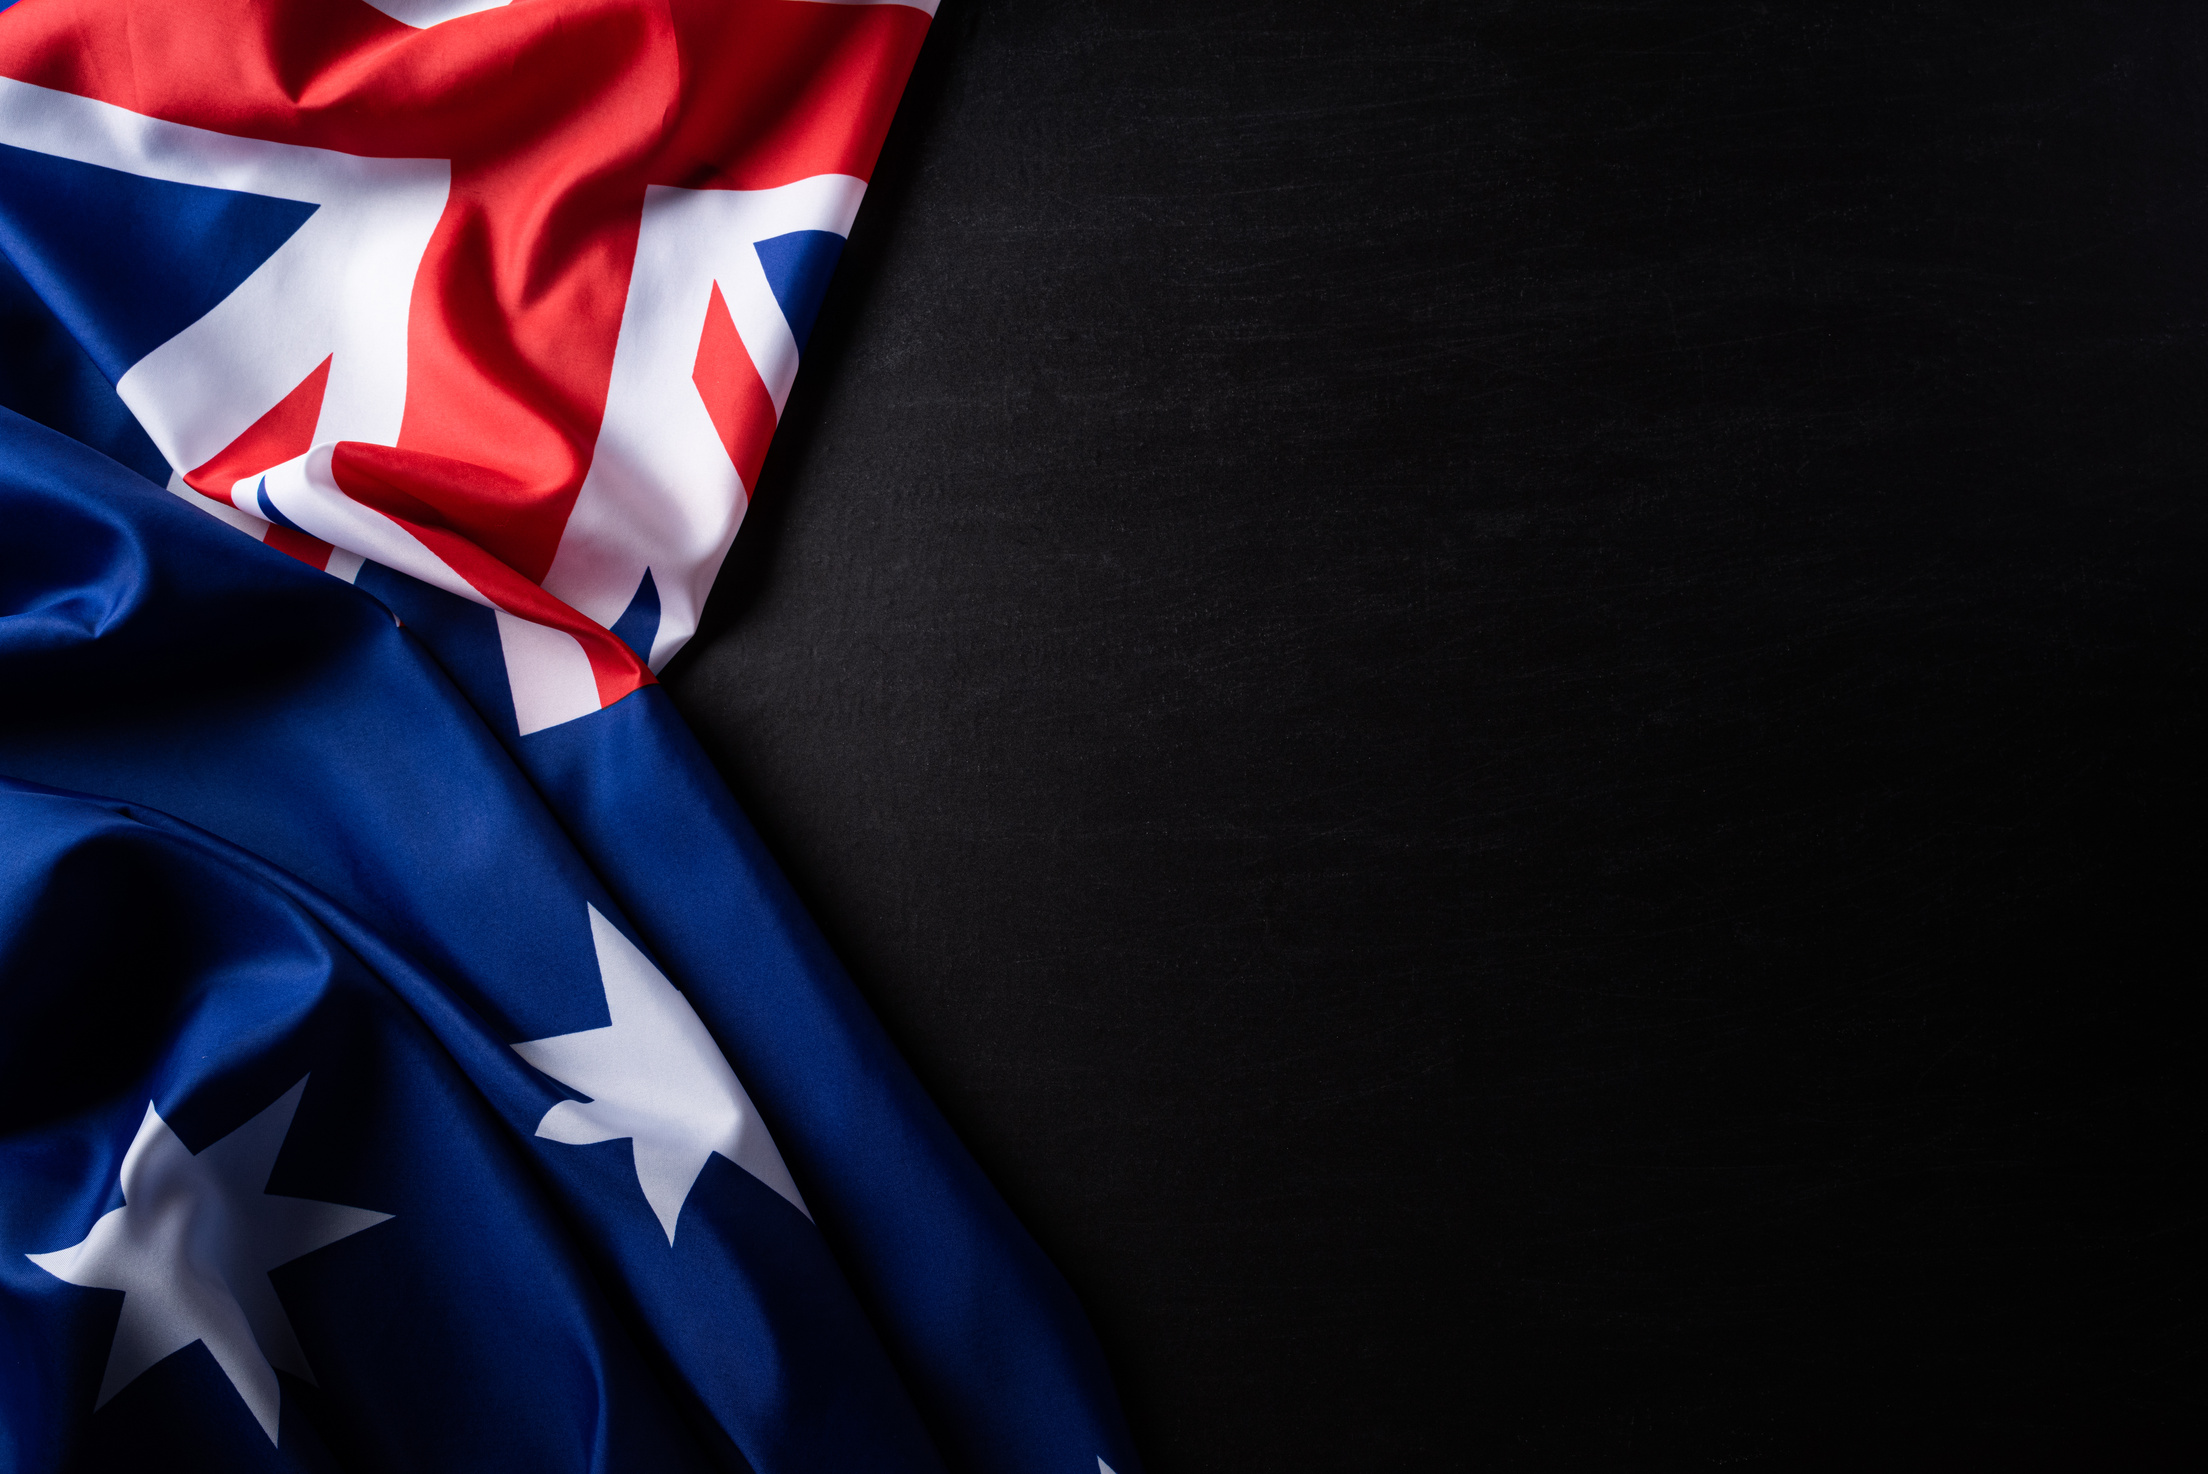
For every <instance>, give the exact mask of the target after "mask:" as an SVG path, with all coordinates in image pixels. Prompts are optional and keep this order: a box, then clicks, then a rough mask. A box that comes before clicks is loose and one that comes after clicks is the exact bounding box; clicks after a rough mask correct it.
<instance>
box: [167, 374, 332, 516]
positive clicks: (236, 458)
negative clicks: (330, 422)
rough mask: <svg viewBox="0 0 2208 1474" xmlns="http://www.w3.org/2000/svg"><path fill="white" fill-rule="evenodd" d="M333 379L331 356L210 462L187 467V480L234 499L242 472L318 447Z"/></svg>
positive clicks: (248, 473)
mask: <svg viewBox="0 0 2208 1474" xmlns="http://www.w3.org/2000/svg"><path fill="white" fill-rule="evenodd" d="M329 384H330V360H329V359H327V358H325V359H323V360H322V362H321V363H319V364H318V365H316V366H315V370H314V372H313V373H311V374H309V375H307V376H306V377H305V378H304V379H301V380H300V381H299V385H298V387H297V388H295V389H293V390H292V391H291V392H290V393H289V394H286V395H285V396H284V397H283V398H282V399H279V400H277V401H276V403H275V406H274V407H273V408H271V409H270V410H269V411H268V413H267V414H264V415H262V416H261V417H260V418H259V419H257V420H255V421H254V422H253V423H252V424H251V425H248V426H247V427H246V430H245V433H244V434H243V435H240V436H239V437H238V438H237V439H235V440H233V441H231V442H230V443H229V444H228V445H226V446H224V447H223V448H222V449H221V450H219V451H217V452H216V453H215V454H214V455H213V456H212V457H210V458H209V459H208V461H207V463H206V464H205V465H202V466H199V467H196V468H194V469H192V470H190V471H186V472H185V473H184V484H185V485H186V486H189V487H191V488H192V489H193V490H194V491H201V492H205V493H206V494H207V495H208V496H211V497H213V498H214V499H215V500H216V501H218V502H227V501H229V500H230V488H231V487H232V486H234V485H235V484H236V483H237V481H238V478H240V477H241V476H252V475H255V474H257V473H259V472H261V471H265V470H267V469H268V468H269V467H270V466H276V465H281V464H283V463H284V462H285V461H288V460H290V459H291V458H292V457H293V456H302V455H305V454H306V453H307V452H308V451H310V450H312V449H313V448H314V422H315V421H316V420H317V419H318V418H320V417H321V414H322V394H323V391H324V390H326V389H327V388H329Z"/></svg>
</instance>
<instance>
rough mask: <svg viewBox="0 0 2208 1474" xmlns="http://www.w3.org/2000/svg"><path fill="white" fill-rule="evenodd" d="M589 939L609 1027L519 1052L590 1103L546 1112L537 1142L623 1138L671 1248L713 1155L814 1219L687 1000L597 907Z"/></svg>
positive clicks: (519, 1047) (564, 1104)
mask: <svg viewBox="0 0 2208 1474" xmlns="http://www.w3.org/2000/svg"><path fill="white" fill-rule="evenodd" d="M590 939H591V942H592V943H593V944H594V945H595V946H596V948H597V951H598V975H599V978H600V980H601V981H602V982H603V983H604V985H605V990H606V1012H607V1013H608V1014H610V1015H611V1016H612V1019H613V1022H612V1023H610V1024H608V1025H607V1026H606V1027H604V1028H602V1029H585V1030H583V1031H582V1032H580V1033H575V1034H560V1035H557V1036H555V1037H553V1038H550V1039H531V1040H528V1041H526V1042H524V1043H521V1044H516V1045H515V1046H514V1050H515V1052H516V1053H518V1054H519V1055H520V1056H521V1057H522V1058H523V1059H525V1060H527V1061H529V1063H530V1064H532V1065H535V1066H536V1067H537V1068H538V1069H540V1070H542V1071H544V1073H545V1074H547V1075H550V1076H551V1077H552V1078H553V1079H555V1080H557V1081H559V1082H560V1083H561V1084H562V1085H565V1086H567V1087H568V1088H569V1089H570V1090H580V1091H582V1092H583V1093H584V1094H585V1095H587V1096H589V1097H590V1099H589V1100H587V1101H582V1100H563V1101H561V1102H559V1103H558V1104H557V1105H555V1106H553V1107H552V1109H550V1110H549V1111H546V1112H545V1113H544V1119H543V1120H542V1121H540V1122H538V1123H537V1135H539V1136H542V1137H546V1138H549V1139H550V1140H552V1141H558V1142H565V1143H567V1144H568V1145H570V1146H588V1145H590V1144H591V1143H593V1142H599V1141H614V1140H618V1139H619V1138H621V1137H627V1138H629V1140H630V1146H631V1148H632V1150H634V1152H635V1154H636V1181H637V1185H638V1186H639V1187H641V1188H643V1189H644V1200H645V1201H646V1202H647V1203H649V1204H651V1207H652V1212H653V1213H654V1214H656V1215H657V1216H658V1218H659V1226H660V1227H661V1228H663V1229H665V1230H666V1231H667V1242H668V1244H669V1245H670V1246H672V1245H673V1243H674V1242H675V1220H676V1219H677V1218H678V1217H679V1216H681V1213H682V1205H683V1202H684V1200H685V1199H687V1198H688V1197H689V1196H690V1185H691V1184H692V1183H694V1182H696V1181H697V1180H698V1174H699V1173H700V1172H702V1171H704V1170H705V1159H706V1158H707V1157H709V1156H711V1155H713V1154H714V1153H715V1152H719V1153H720V1154H721V1155H722V1156H724V1157H726V1158H728V1159H729V1160H730V1161H731V1162H734V1163H735V1164H736V1165H737V1166H739V1167H741V1168H743V1169H744V1170H745V1171H746V1172H749V1173H750V1174H751V1175H752V1176H754V1177H756V1178H758V1179H759V1180H760V1181H761V1182H763V1183H765V1184H766V1185H767V1186H768V1187H771V1188H773V1189H774V1190H775V1191H776V1192H778V1193H780V1194H781V1195H782V1196H783V1197H784V1198H786V1199H788V1200H789V1203H790V1206H792V1207H794V1208H796V1209H797V1211H798V1212H800V1213H803V1214H804V1215H805V1216H806V1217H807V1218H810V1217H812V1216H813V1215H812V1211H811V1210H810V1209H808V1208H807V1207H806V1206H805V1200H804V1199H803V1198H801V1197H799V1196H798V1193H797V1184H796V1183H795V1182H792V1181H791V1180H790V1170H789V1168H787V1167H785V1166H784V1165H782V1154H781V1153H780V1152H779V1151H777V1150H775V1145H774V1138H772V1137H771V1136H769V1135H768V1134H767V1128H766V1123H765V1122H763V1121H761V1120H760V1119H759V1112H758V1110H757V1109H756V1108H754V1107H753V1105H752V1103H751V1097H750V1096H749V1095H746V1094H745V1093H744V1087H743V1084H742V1083H741V1082H740V1081H738V1080H737V1078H736V1072H735V1071H734V1070H732V1069H730V1068H729V1067H728V1060H727V1059H726V1058H725V1057H723V1056H722V1054H721V1047H720V1046H719V1045H718V1044H716V1043H714V1042H713V1036H712V1035H711V1034H709V1033H707V1032H706V1029H705V1025H704V1023H702V1022H701V1021H700V1020H699V1018H698V1015H697V1011H696V1010H695V1009H693V1008H692V1007H691V1006H690V1000H689V999H687V998H685V997H683V996H682V994H681V993H680V992H679V991H677V990H676V988H675V985H674V984H673V983H670V982H668V981H667V978H666V976H665V975H664V974H663V973H661V972H660V970H659V969H658V968H656V967H654V966H653V965H652V963H651V959H650V958H648V957H646V956H645V955H644V954H643V953H642V952H640V951H638V950H637V948H636V945H635V944H634V943H633V942H631V941H630V940H629V939H628V938H627V937H625V936H623V935H621V933H620V932H619V931H618V930H617V929H615V927H614V925H613V923H612V922H610V921H608V920H606V918H605V917H603V916H601V915H599V914H598V908H597V907H596V906H592V907H590Z"/></svg>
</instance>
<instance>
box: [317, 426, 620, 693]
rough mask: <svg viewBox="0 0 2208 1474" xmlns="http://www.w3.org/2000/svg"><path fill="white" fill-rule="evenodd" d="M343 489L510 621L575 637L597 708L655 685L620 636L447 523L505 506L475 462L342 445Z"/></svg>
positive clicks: (335, 469) (338, 455) (497, 480)
mask: <svg viewBox="0 0 2208 1474" xmlns="http://www.w3.org/2000/svg"><path fill="white" fill-rule="evenodd" d="M330 473H331V475H333V476H334V477H335V478H336V479H337V485H338V489H339V490H341V491H343V492H344V493H345V494H346V495H347V496H349V497H351V498H352V499H353V500H354V501H356V502H359V503H360V504H361V505H362V506H364V507H373V508H375V509H376V510H377V511H379V512H381V513H383V515H384V516H386V517H388V518H390V519H391V520H392V521H393V522H396V523H397V524H398V525H399V526H401V527H403V528H405V529H406V530H407V531H408V532H409V533H411V534H412V535H413V536H414V538H415V540H416V541H418V542H420V543H421V544H422V546H423V547H425V548H428V549H429V550H430V551H431V552H432V553H435V554H436V555H437V556H438V557H439V558H441V559H443V560H444V562H445V566H446V567H448V568H450V569H452V571H453V572H455V573H457V574H459V575H460V576H461V577H462V578H464V579H466V580H467V581H468V583H469V585H470V586H471V587H473V588H474V589H475V591H476V592H477V593H479V594H481V595H482V596H483V597H484V598H486V599H488V600H490V601H491V602H492V603H493V604H496V605H497V606H498V607H499V608H501V609H504V610H506V611H507V612H508V613H511V614H518V615H520V616H521V617H522V618H523V619H528V620H533V621H535V622H536V623H538V624H543V625H550V626H551V627H552V628H554V629H559V630H565V631H567V632H568V633H569V634H571V635H573V636H574V637H575V639H576V641H577V642H578V643H580V644H581V645H582V647H583V654H584V655H585V656H587V657H588V658H589V660H590V669H591V674H592V675H593V676H594V677H596V679H597V682H598V701H599V704H600V705H601V706H610V705H612V704H613V703H614V702H616V701H618V700H620V699H621V698H622V697H624V696H626V695H628V694H629V693H630V692H631V691H634V690H636V689H637V688H638V687H639V686H649V685H651V684H652V683H653V681H654V679H655V678H654V677H653V675H652V672H651V667H649V666H647V665H646V664H644V662H643V661H642V660H640V659H638V658H637V655H636V652H635V651H633V650H631V649H630V648H629V647H628V646H627V645H625V644H623V643H622V642H621V640H620V639H619V638H617V637H616V636H615V635H614V633H613V632H612V631H611V630H609V629H606V628H605V627H604V626H603V625H600V624H599V623H598V622H597V621H595V620H593V619H591V618H589V617H588V616H586V615H583V614H579V613H577V612H576V611H575V610H573V609H571V608H569V607H568V606H567V605H566V604H563V603H562V602H560V601H559V600H558V599H555V598H553V597H552V595H550V594H548V593H546V592H545V591H544V590H543V589H542V588H539V587H538V586H537V584H536V583H535V582H534V581H533V580H531V579H528V578H524V577H523V576H522V575H521V574H520V573H518V572H516V571H515V570H514V568H513V567H512V565H510V564H507V563H504V562H501V561H500V560H499V559H497V558H495V557H493V556H492V555H491V554H489V553H487V552H485V551H484V550H483V549H482V547H480V546H479V545H478V544H477V543H476V542H475V541H474V540H473V539H471V538H470V537H469V536H468V535H467V534H466V532H465V531H464V530H463V529H462V528H460V527H458V526H456V525H455V521H456V520H465V519H464V518H461V519H453V518H449V517H448V516H447V513H446V511H445V509H446V508H447V507H448V506H462V507H465V506H470V505H475V506H480V505H483V504H485V503H486V502H488V503H491V504H496V503H498V502H499V501H501V500H502V496H501V492H502V491H503V490H504V489H505V488H504V487H503V486H502V484H501V483H502V478H501V475H500V473H499V472H496V471H492V470H489V469H487V468H485V467H483V466H480V465H477V464H475V463H474V462H471V461H460V460H452V459H449V458H446V457H442V456H433V455H426V454H424V453H422V452H420V451H404V450H394V449H393V448H391V447H390V446H387V445H364V444H361V443H360V442H358V441H351V440H347V441H340V442H339V443H338V445H337V447H336V449H335V451H334V452H333V453H332V455H331V458H330Z"/></svg>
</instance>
